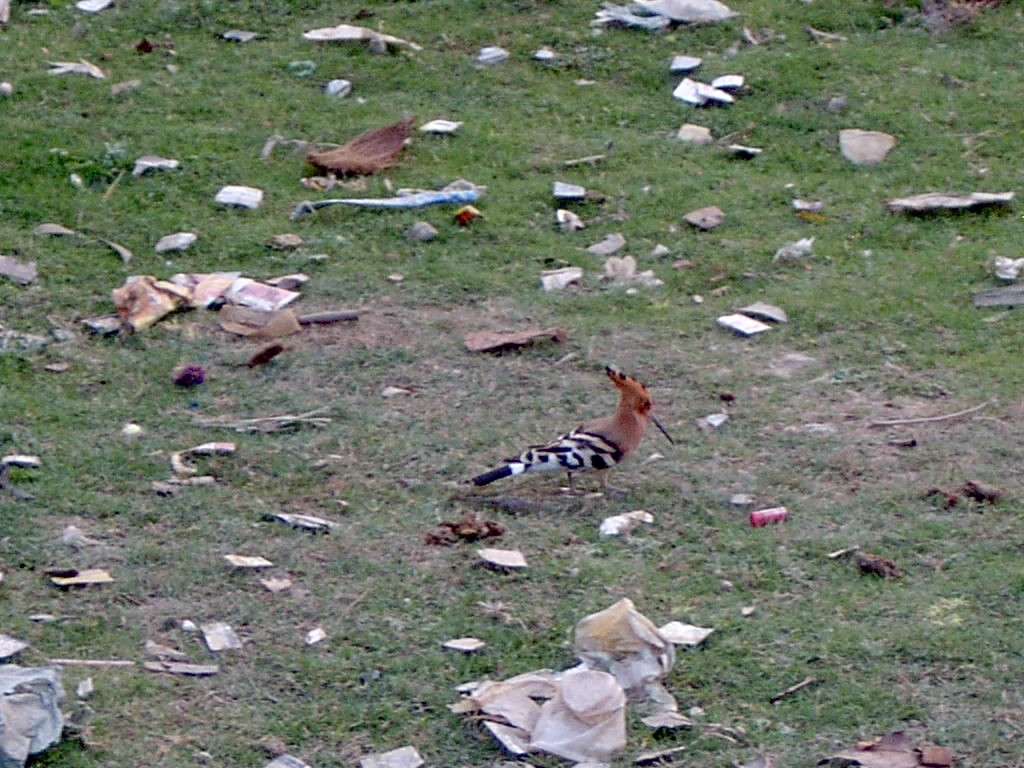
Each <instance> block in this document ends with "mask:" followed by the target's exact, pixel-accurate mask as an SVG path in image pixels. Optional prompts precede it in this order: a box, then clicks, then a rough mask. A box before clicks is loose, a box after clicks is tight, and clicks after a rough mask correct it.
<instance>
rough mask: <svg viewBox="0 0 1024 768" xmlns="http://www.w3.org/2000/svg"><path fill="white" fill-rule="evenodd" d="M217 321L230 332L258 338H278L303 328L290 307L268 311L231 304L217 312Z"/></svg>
mask: <svg viewBox="0 0 1024 768" xmlns="http://www.w3.org/2000/svg"><path fill="white" fill-rule="evenodd" d="M217 323H218V325H220V327H221V328H223V329H224V330H225V331H227V332H228V333H234V334H237V335H238V336H249V337H252V338H257V339H276V338H280V337H282V336H288V335H290V334H293V333H298V332H299V331H301V330H302V326H301V325H300V324H299V319H298V318H297V317H296V316H295V313H294V312H292V310H290V309H279V310H276V311H271V312H267V311H264V310H261V309H253V308H252V307H239V306H234V305H230V304H229V305H227V306H225V307H223V308H222V309H221V310H220V312H218V313H217ZM282 351H283V348H282ZM250 367H252V366H250Z"/></svg>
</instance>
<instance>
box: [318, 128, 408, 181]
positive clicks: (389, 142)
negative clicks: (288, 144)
mask: <svg viewBox="0 0 1024 768" xmlns="http://www.w3.org/2000/svg"><path fill="white" fill-rule="evenodd" d="M414 121H415V118H412V117H410V118H408V119H407V120H402V121H400V122H397V123H394V124H393V125H386V126H384V127H383V128H375V129H374V130H372V131H367V132H366V133H364V134H362V135H360V136H357V137H356V138H354V139H352V141H350V142H348V143H347V144H345V145H344V146H341V147H338V148H337V149H331V150H327V151H326V152H310V153H309V154H308V155H306V159H307V160H308V161H309V162H310V164H311V165H313V166H315V167H316V168H318V169H320V170H322V171H326V172H330V173H334V174H337V175H339V176H354V175H365V174H371V173H376V172H377V171H379V170H382V169H383V168H387V167H389V166H391V165H394V163H395V160H396V159H397V157H398V155H399V154H400V153H401V151H402V150H403V149H404V148H405V141H406V139H408V138H409V133H410V132H411V131H412V125H413V122H414Z"/></svg>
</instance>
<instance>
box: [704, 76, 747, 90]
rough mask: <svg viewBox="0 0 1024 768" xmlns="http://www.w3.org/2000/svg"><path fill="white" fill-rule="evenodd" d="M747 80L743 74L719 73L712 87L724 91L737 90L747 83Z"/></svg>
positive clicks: (712, 82)
mask: <svg viewBox="0 0 1024 768" xmlns="http://www.w3.org/2000/svg"><path fill="white" fill-rule="evenodd" d="M746 83H747V81H746V80H745V79H744V77H743V75H719V76H718V77H716V78H715V79H714V80H712V81H711V87H712V88H718V89H720V90H723V91H736V90H739V89H740V88H742V87H743V86H744V85H746Z"/></svg>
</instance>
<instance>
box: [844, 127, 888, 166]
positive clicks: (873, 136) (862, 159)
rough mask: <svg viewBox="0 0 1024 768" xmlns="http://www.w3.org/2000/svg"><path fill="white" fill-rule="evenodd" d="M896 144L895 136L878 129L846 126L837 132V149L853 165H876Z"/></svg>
mask: <svg viewBox="0 0 1024 768" xmlns="http://www.w3.org/2000/svg"><path fill="white" fill-rule="evenodd" d="M894 146H896V137H895V136H891V135H889V134H888V133H882V132H880V131H862V130H861V129H859V128H847V129H845V130H842V131H840V132H839V149H840V151H841V152H842V153H843V157H845V158H846V159H847V160H849V161H850V162H851V163H853V164H854V165H878V164H879V163H881V162H882V161H883V160H885V156H886V155H888V154H889V151H890V150H891V149H892V148H893V147H894Z"/></svg>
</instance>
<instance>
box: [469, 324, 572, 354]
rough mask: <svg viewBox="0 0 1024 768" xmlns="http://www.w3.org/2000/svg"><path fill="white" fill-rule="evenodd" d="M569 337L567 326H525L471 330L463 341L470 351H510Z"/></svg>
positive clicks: (558, 342) (555, 341) (563, 340)
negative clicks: (521, 327)
mask: <svg viewBox="0 0 1024 768" xmlns="http://www.w3.org/2000/svg"><path fill="white" fill-rule="evenodd" d="M567 337H568V331H567V330H566V329H565V328H555V327H552V328H524V329H523V330H521V331H470V332H469V333H467V334H466V335H465V336H464V337H463V343H465V345H466V349H467V350H469V351H470V352H508V351H509V350H513V349H522V348H523V347H529V346H533V345H534V344H537V343H538V342H545V341H553V342H554V343H555V344H562V343H564V342H565V340H566V338H567Z"/></svg>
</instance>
